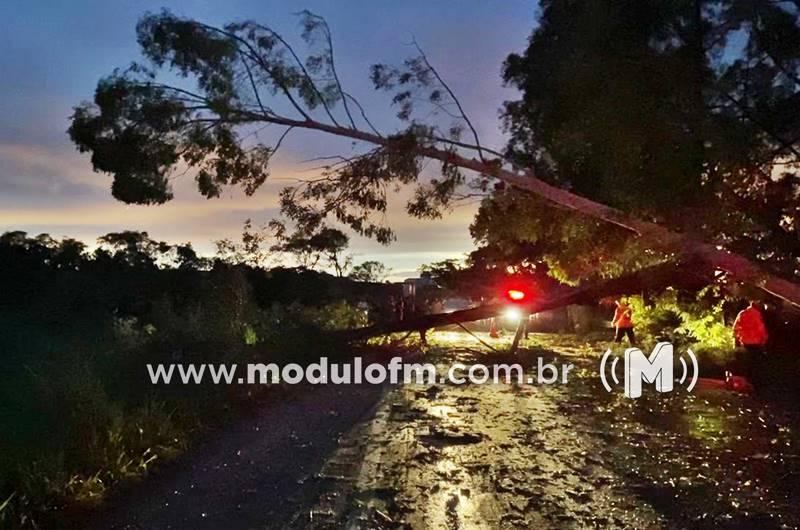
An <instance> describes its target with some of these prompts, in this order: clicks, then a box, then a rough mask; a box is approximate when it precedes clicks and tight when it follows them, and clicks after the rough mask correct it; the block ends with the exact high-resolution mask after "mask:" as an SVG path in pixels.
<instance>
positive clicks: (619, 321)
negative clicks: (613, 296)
mask: <svg viewBox="0 0 800 530" xmlns="http://www.w3.org/2000/svg"><path fill="white" fill-rule="evenodd" d="M616 303H617V309H616V310H615V311H614V319H613V320H612V321H611V325H612V326H613V327H614V330H615V333H614V342H622V337H623V336H627V337H628V342H630V343H631V344H636V336H635V335H634V334H633V310H632V309H631V308H630V306H629V305H628V304H626V303H625V300H622V299H620V300H617V302H616Z"/></svg>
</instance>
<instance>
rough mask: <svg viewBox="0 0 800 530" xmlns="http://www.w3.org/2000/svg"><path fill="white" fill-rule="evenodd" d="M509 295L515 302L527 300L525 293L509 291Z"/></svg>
mask: <svg viewBox="0 0 800 530" xmlns="http://www.w3.org/2000/svg"><path fill="white" fill-rule="evenodd" d="M507 294H508V297H509V298H510V299H511V300H513V301H515V302H519V301H521V300H523V299H524V298H525V291H518V290H516V289H509V290H508V291H507Z"/></svg>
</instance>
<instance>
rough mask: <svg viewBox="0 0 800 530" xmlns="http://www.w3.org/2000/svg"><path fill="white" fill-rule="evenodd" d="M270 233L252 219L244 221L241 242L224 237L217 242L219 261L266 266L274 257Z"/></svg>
mask: <svg viewBox="0 0 800 530" xmlns="http://www.w3.org/2000/svg"><path fill="white" fill-rule="evenodd" d="M268 236H269V234H267V233H266V232H265V231H264V230H263V229H259V228H256V227H254V226H253V222H252V220H251V219H247V220H246V221H245V222H244V228H243V229H242V236H241V240H240V241H239V242H235V241H232V240H231V239H222V240H219V241H217V242H216V245H217V261H218V262H220V263H227V264H239V265H248V266H250V267H266V266H267V264H268V263H269V262H270V259H271V258H272V257H273V256H271V255H270V249H269V247H268V246H267V245H268V243H269V237H268Z"/></svg>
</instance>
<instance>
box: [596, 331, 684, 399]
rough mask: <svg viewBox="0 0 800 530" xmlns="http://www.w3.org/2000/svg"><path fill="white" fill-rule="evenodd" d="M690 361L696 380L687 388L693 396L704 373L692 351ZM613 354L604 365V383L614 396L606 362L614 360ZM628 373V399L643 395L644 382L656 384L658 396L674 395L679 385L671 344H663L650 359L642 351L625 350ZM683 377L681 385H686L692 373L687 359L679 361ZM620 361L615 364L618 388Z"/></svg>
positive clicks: (625, 374)
mask: <svg viewBox="0 0 800 530" xmlns="http://www.w3.org/2000/svg"><path fill="white" fill-rule="evenodd" d="M687 354H688V357H689V359H690V360H691V362H692V372H693V373H692V378H691V381H690V382H689V386H687V387H686V390H687V391H688V392H691V391H692V389H693V388H694V385H695V384H696V383H697V377H698V375H699V372H700V370H699V369H698V366H697V357H695V355H694V353H693V352H692V350H687ZM611 355H612V354H611V350H607V351H606V352H605V353H604V354H603V357H602V359H601V361H600V379H601V381H602V382H603V386H604V387H605V389H606V390H607V391H609V392H611V390H612V389H611V385H610V384H609V383H608V379H607V377H606V362H607V361H608V358H609V357H611ZM624 359H625V373H624V374H623V375H624V389H625V397H628V398H631V399H635V398H638V397H641V395H642V381H644V382H645V383H649V384H653V383H655V387H656V391H657V392H671V391H672V389H673V388H674V385H675V378H674V377H673V372H674V367H675V359H674V355H673V347H672V344H670V343H669V342H659V343H658V344H656V347H655V348H653V352H652V353H651V354H650V356H649V357H648V356H646V355H645V354H644V353H643V352H642V350H640V349H639V348H628V349H627V350H625V356H624ZM678 360H679V361H680V364H681V366H682V367H683V373H682V375H681V378H680V380H678V384H680V385H682V384H684V382H685V381H686V378H687V375H688V372H689V369H688V367H687V365H686V361H685V360H684V359H683V357H678ZM618 361H619V357H614V360H613V361H612V362H611V378H612V380H613V381H614V383H615V384H619V379H617V362H618Z"/></svg>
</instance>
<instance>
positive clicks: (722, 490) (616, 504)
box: [97, 333, 800, 530]
mask: <svg viewBox="0 0 800 530" xmlns="http://www.w3.org/2000/svg"><path fill="white" fill-rule="evenodd" d="M526 346H527V349H526V350H525V351H523V353H522V355H521V356H520V358H519V360H520V361H521V362H522V364H523V365H525V366H535V365H536V359H537V357H538V356H543V357H544V358H545V359H546V360H548V361H552V360H556V361H557V362H570V363H572V364H574V365H575V366H576V368H575V369H574V370H573V371H572V372H571V373H570V380H569V382H568V383H567V384H565V385H535V384H534V385H511V384H485V385H454V384H441V383H436V384H408V385H403V386H396V387H377V386H368V385H367V386H353V387H333V386H328V387H324V386H323V387H317V388H315V389H314V390H313V391H310V392H302V393H298V395H297V396H295V397H294V398H293V399H290V400H287V401H286V402H282V403H280V404H276V405H275V406H272V407H269V408H267V409H265V410H264V411H263V412H261V413H258V414H256V415H254V416H252V417H248V418H243V419H242V421H241V423H239V424H237V425H235V426H232V427H231V428H230V429H229V430H227V431H225V432H223V433H221V434H220V435H219V436H218V437H216V438H215V439H214V440H213V441H210V442H209V443H208V444H207V445H206V446H204V447H201V448H199V449H198V450H196V451H195V452H193V453H191V454H189V455H187V456H186V458H185V459H184V461H183V462H182V463H180V465H177V466H173V468H172V469H168V470H166V471H165V472H164V473H161V474H159V475H158V476H156V477H155V478H153V479H151V480H148V481H146V482H145V483H143V484H142V485H141V487H139V488H136V489H135V490H134V491H133V492H131V493H130V494H129V495H127V496H125V497H124V498H121V499H119V501H118V502H117V504H116V505H115V506H113V507H112V508H111V509H109V510H108V511H107V512H106V513H104V514H103V515H102V517H101V519H100V520H99V521H98V525H97V527H98V528H118V529H122V528H125V529H139V528H141V529H145V528H146V529H158V528H225V529H230V530H234V529H239V528H242V529H244V528H248V529H249V528H318V529H322V528H387V529H388V528H415V529H416V528H419V529H427V528H431V529H471V528H474V529H486V528H758V529H769V528H796V527H798V526H800V503H799V502H798V501H800V462H799V460H800V450H798V447H800V446H798V443H800V440H798V438H797V434H796V433H795V432H794V428H793V426H795V425H798V422H797V418H796V417H795V416H794V415H793V413H790V412H788V411H786V410H784V409H783V408H781V407H778V406H776V405H769V404H766V403H762V402H760V401H759V400H758V399H757V398H754V397H747V396H741V395H737V394H733V393H730V392H726V391H720V390H702V389H700V390H696V391H695V392H693V393H692V394H687V393H685V392H680V391H678V392H674V393H672V394H669V395H662V394H659V395H655V393H654V392H649V393H646V395H645V396H643V397H642V398H640V399H638V400H629V399H626V398H624V397H623V396H622V395H621V393H620V394H615V393H611V394H610V393H608V392H606V391H605V390H604V389H603V388H602V386H601V385H600V382H599V379H598V377H597V371H598V369H597V364H598V363H597V361H598V353H599V352H600V351H602V349H603V348H604V346H605V345H600V344H595V343H585V342H582V341H580V340H578V339H576V338H575V337H571V336H566V335H565V336H558V335H533V336H532V339H531V340H530V341H528V343H527V345H526ZM493 357H494V358H493ZM429 358H430V360H431V361H432V362H435V363H436V364H437V366H438V368H439V369H440V371H441V372H443V371H444V370H446V368H447V367H448V366H449V365H450V364H451V363H453V362H456V361H458V362H462V363H472V362H484V363H488V362H491V361H492V360H495V361H497V360H499V359H497V358H496V354H487V353H486V350H485V349H484V350H482V349H481V346H480V345H479V344H477V342H475V341H474V339H472V338H471V337H469V336H468V335H466V334H455V333H437V334H435V335H434V336H433V340H432V346H431V349H430V353H429Z"/></svg>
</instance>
